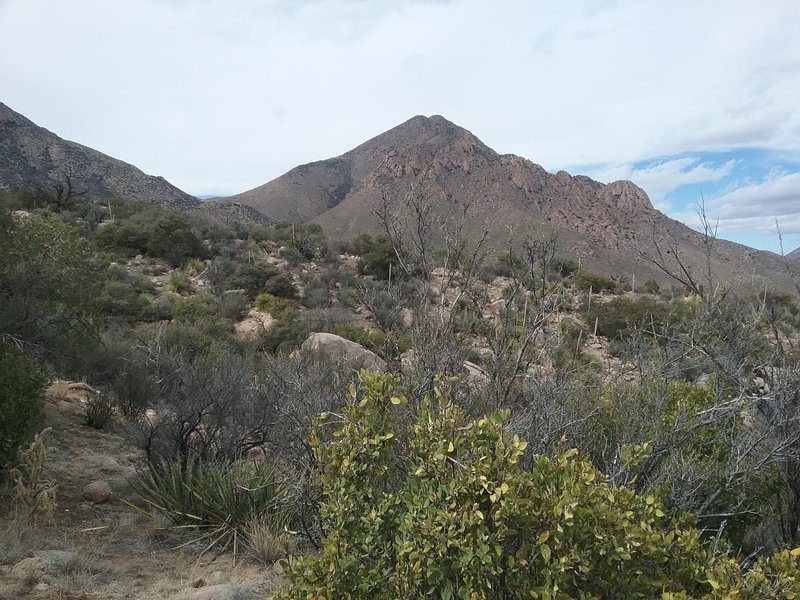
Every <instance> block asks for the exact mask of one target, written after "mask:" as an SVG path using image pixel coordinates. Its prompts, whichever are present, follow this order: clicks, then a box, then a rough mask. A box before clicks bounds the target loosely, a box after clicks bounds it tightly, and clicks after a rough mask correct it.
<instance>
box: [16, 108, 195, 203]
mask: <svg viewBox="0 0 800 600" xmlns="http://www.w3.org/2000/svg"><path fill="white" fill-rule="evenodd" d="M68 183H69V184H70V185H71V186H72V188H73V190H74V191H76V192H79V193H82V195H83V197H86V198H88V199H90V200H105V199H108V198H119V199H122V200H135V199H148V200H152V201H154V202H157V203H159V204H163V205H166V206H174V207H189V206H193V205H195V204H198V203H199V200H198V199H197V198H195V197H194V196H191V195H189V194H187V193H186V192H183V191H181V190H179V189H178V188H176V187H175V186H174V185H172V184H171V183H169V182H168V181H167V180H165V179H164V178H163V177H154V176H151V175H146V174H145V173H143V172H142V171H140V170H139V169H137V168H136V167H134V166H133V165H129V164H128V163H125V162H123V161H121V160H117V159H116V158H112V157H111V156H108V155H106V154H103V153H102V152H98V151H97V150H93V149H92V148H88V147H86V146H83V145H81V144H78V143H75V142H70V141H68V140H64V139H62V138H60V137H58V136H57V135H55V134H54V133H52V132H50V131H48V130H47V129H45V128H43V127H39V126H38V125H36V124H35V123H33V122H32V121H30V120H29V119H27V118H25V117H24V116H22V115H21V114H19V113H17V112H14V111H13V110H11V109H10V108H9V107H8V106H6V105H5V104H2V103H0V188H2V189H5V190H18V189H40V190H43V191H44V192H45V193H48V194H52V193H54V190H55V189H56V188H57V187H58V186H61V187H62V188H63V187H65V186H66V185H67V184H68Z"/></svg>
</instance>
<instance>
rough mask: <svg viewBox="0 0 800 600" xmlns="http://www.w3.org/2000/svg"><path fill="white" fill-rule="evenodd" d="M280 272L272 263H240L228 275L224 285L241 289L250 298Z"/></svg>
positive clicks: (258, 292)
mask: <svg viewBox="0 0 800 600" xmlns="http://www.w3.org/2000/svg"><path fill="white" fill-rule="evenodd" d="M279 274H280V271H278V269H277V268H276V267H274V266H273V265H271V264H269V263H266V262H264V261H257V262H252V263H244V264H240V265H238V266H237V267H236V270H235V271H234V272H233V274H232V275H231V276H230V277H228V279H227V281H226V287H227V288H228V289H229V290H232V289H242V290H244V291H245V293H246V294H247V296H248V297H249V298H251V299H253V298H255V297H256V296H258V294H260V293H261V292H262V291H264V287H265V286H266V285H267V281H269V280H270V279H272V278H273V277H276V276H277V275H279Z"/></svg>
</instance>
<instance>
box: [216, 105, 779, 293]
mask: <svg viewBox="0 0 800 600" xmlns="http://www.w3.org/2000/svg"><path fill="white" fill-rule="evenodd" d="M411 195H416V196H418V197H422V198H424V199H425V202H427V203H429V204H430V205H431V207H432V210H433V212H434V214H435V215H437V216H438V217H439V218H442V219H448V218H451V217H452V216H453V215H458V214H461V213H463V211H464V207H465V206H469V207H470V208H469V211H468V212H469V213H470V215H471V221H470V223H469V228H468V230H471V231H472V232H473V233H475V235H478V234H480V232H482V231H483V230H484V229H485V230H488V231H489V233H490V237H492V238H493V240H492V241H493V242H495V243H498V244H499V243H501V242H502V241H503V240H507V238H508V234H509V232H510V231H513V232H514V233H515V235H516V237H517V238H521V237H523V236H524V235H526V234H531V233H533V234H541V233H547V232H552V233H555V234H556V235H557V236H558V237H559V239H560V242H561V248H562V250H561V252H562V254H565V255H571V256H573V257H575V258H580V259H581V260H583V261H584V262H583V264H584V265H586V266H588V267H589V268H596V269H597V270H600V271H602V272H606V273H618V274H620V275H624V276H627V277H628V278H630V277H633V276H635V277H637V278H655V279H659V280H661V281H664V282H667V281H669V279H668V278H667V277H666V276H665V274H664V273H663V272H662V271H661V270H659V269H658V267H655V266H654V265H653V264H652V262H651V261H649V260H648V258H647V257H648V256H650V257H652V256H654V255H656V254H657V253H658V250H659V249H660V250H661V251H662V253H663V254H662V255H663V256H664V257H666V259H667V263H668V264H667V265H665V266H668V267H670V268H674V269H677V270H679V269H680V266H679V265H678V264H677V262H676V259H679V260H681V261H682V262H683V263H684V264H685V266H688V267H690V268H697V269H705V264H706V256H705V248H706V246H705V243H706V241H705V240H704V238H703V237H702V236H701V235H700V234H698V233H697V232H695V231H693V230H691V229H689V228H688V227H686V226H684V225H682V224H681V223H678V222H677V221H674V220H672V219H670V218H668V217H667V216H666V215H664V214H662V213H660V212H659V211H657V210H656V209H655V208H654V207H653V205H652V204H651V202H650V199H649V198H648V196H647V193H646V192H645V191H644V190H642V189H641V188H639V187H638V186H636V185H635V184H633V183H632V182H630V181H616V182H613V183H610V184H603V183H600V182H597V181H593V180H592V179H590V178H588V177H584V176H572V175H570V174H569V173H566V172H564V171H560V172H558V173H555V174H553V173H549V172H547V171H546V170H545V169H543V168H542V167H541V166H539V165H537V164H535V163H533V162H531V161H530V160H528V159H526V158H523V157H520V156H514V155H500V154H498V153H497V152H495V151H494V150H492V149H491V148H489V147H488V146H486V145H485V144H484V143H483V142H481V141H480V140H479V139H478V138H477V137H476V136H475V135H473V134H472V133H470V132H469V131H467V130H466V129H463V128H461V127H458V126H457V125H455V124H453V123H451V122H450V121H448V120H447V119H445V118H443V117H441V116H433V117H423V116H416V117H414V118H412V119H410V120H408V121H406V122H405V123H403V124H401V125H399V126H397V127H395V128H393V129H391V130H389V131H387V132H385V133H382V134H380V135H378V136H377V137H375V138H373V139H371V140H369V141H367V142H365V143H364V144H361V145H360V146H358V147H356V148H354V149H353V150H351V151H349V152H347V153H345V154H343V155H341V156H338V157H335V158H331V159H328V160H323V161H319V162H314V163H310V164H307V165H302V166H299V167H296V168H295V169H292V170H291V171H289V172H288V173H286V174H285V175H282V176H281V177H278V178H277V179H274V180H273V181H270V182H269V183H266V184H264V185H262V186H260V187H257V188H255V189H253V190H250V191H248V192H244V193H242V194H239V195H237V196H233V197H232V198H229V199H227V201H236V202H241V203H243V204H246V205H249V206H252V207H253V208H255V209H256V210H259V211H260V212H262V213H264V214H265V215H267V216H268V217H270V218H272V219H274V220H277V221H281V220H290V221H297V222H303V221H309V220H313V221H315V222H317V223H319V224H320V225H322V226H323V228H324V229H325V231H326V232H327V233H328V235H330V236H332V237H339V238H351V237H354V236H355V235H357V234H359V233H362V232H373V233H375V232H379V227H378V223H377V220H376V218H375V213H376V212H377V211H380V210H381V208H382V205H383V203H384V202H385V200H388V201H390V202H395V203H397V202H400V203H402V202H403V200H404V199H405V198H408V197H409V196H411ZM667 250H669V252H667ZM674 250H677V253H676V252H674ZM714 252H715V254H716V258H715V259H714V268H715V269H716V272H717V274H718V277H719V282H720V283H722V284H727V283H737V282H738V283H742V284H743V283H749V284H752V283H755V282H756V280H761V281H762V282H765V283H769V284H770V285H771V284H772V283H774V282H777V281H778V280H783V279H785V276H786V274H785V269H783V267H782V266H781V265H780V262H779V260H778V259H777V257H776V256H774V255H772V254H771V253H768V252H760V251H757V250H752V249H750V248H746V247H744V246H741V245H738V244H732V243H729V242H722V241H719V242H718V243H717V244H716V245H715V247H714ZM669 261H672V262H671V263H670V262H669ZM638 280H639V281H643V279H638ZM745 280H746V281H745Z"/></svg>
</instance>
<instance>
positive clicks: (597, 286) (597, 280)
mask: <svg viewBox="0 0 800 600" xmlns="http://www.w3.org/2000/svg"><path fill="white" fill-rule="evenodd" d="M572 285H573V286H575V287H576V288H578V289H579V290H583V291H588V290H590V289H591V290H592V293H595V294H597V293H599V292H613V293H617V292H619V284H618V283H617V282H616V281H614V280H613V279H611V277H607V276H606V275H600V274H599V273H592V272H591V271H587V270H586V269H578V270H577V271H575V273H574V274H573V275H572Z"/></svg>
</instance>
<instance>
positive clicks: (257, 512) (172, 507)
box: [137, 460, 290, 547]
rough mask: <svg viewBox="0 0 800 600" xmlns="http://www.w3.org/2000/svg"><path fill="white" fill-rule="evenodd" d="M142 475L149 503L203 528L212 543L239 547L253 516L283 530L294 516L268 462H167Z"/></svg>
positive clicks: (173, 519)
mask: <svg viewBox="0 0 800 600" xmlns="http://www.w3.org/2000/svg"><path fill="white" fill-rule="evenodd" d="M141 475H142V477H141V482H140V483H139V484H138V486H137V492H138V493H139V495H140V496H141V498H142V500H143V501H144V502H145V503H146V504H147V506H148V507H149V508H152V509H154V510H155V511H157V512H158V513H160V514H162V515H164V516H165V517H167V518H168V519H169V520H170V522H171V523H173V524H174V525H176V526H195V527H197V528H199V529H200V530H201V531H202V532H203V533H202V535H201V538H203V539H206V540H208V541H209V547H210V546H212V545H216V544H220V545H222V546H223V547H224V546H227V545H228V544H230V543H233V544H234V547H236V546H238V545H239V544H240V543H241V542H242V541H244V539H245V538H243V536H244V535H245V534H246V530H247V528H248V526H249V525H250V524H251V523H252V522H253V520H254V519H257V518H261V519H266V520H268V522H269V523H271V524H272V525H273V526H274V527H275V529H278V525H283V524H284V523H285V522H286V521H287V519H288V517H289V516H290V511H289V502H288V500H289V496H288V494H287V492H286V488H285V486H284V485H283V484H281V483H280V481H279V476H278V471H277V469H276V468H275V467H274V466H273V465H272V463H270V462H268V461H260V462H253V461H248V462H238V463H235V464H233V465H231V464H227V463H220V462H200V461H197V460H189V461H188V462H187V463H186V464H181V463H180V462H177V461H176V462H164V463H161V464H158V465H152V464H151V465H150V467H149V468H148V470H146V471H145V472H144V473H142V474H141ZM143 512H144V513H145V514H147V515H150V514H151V513H150V511H143Z"/></svg>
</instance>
